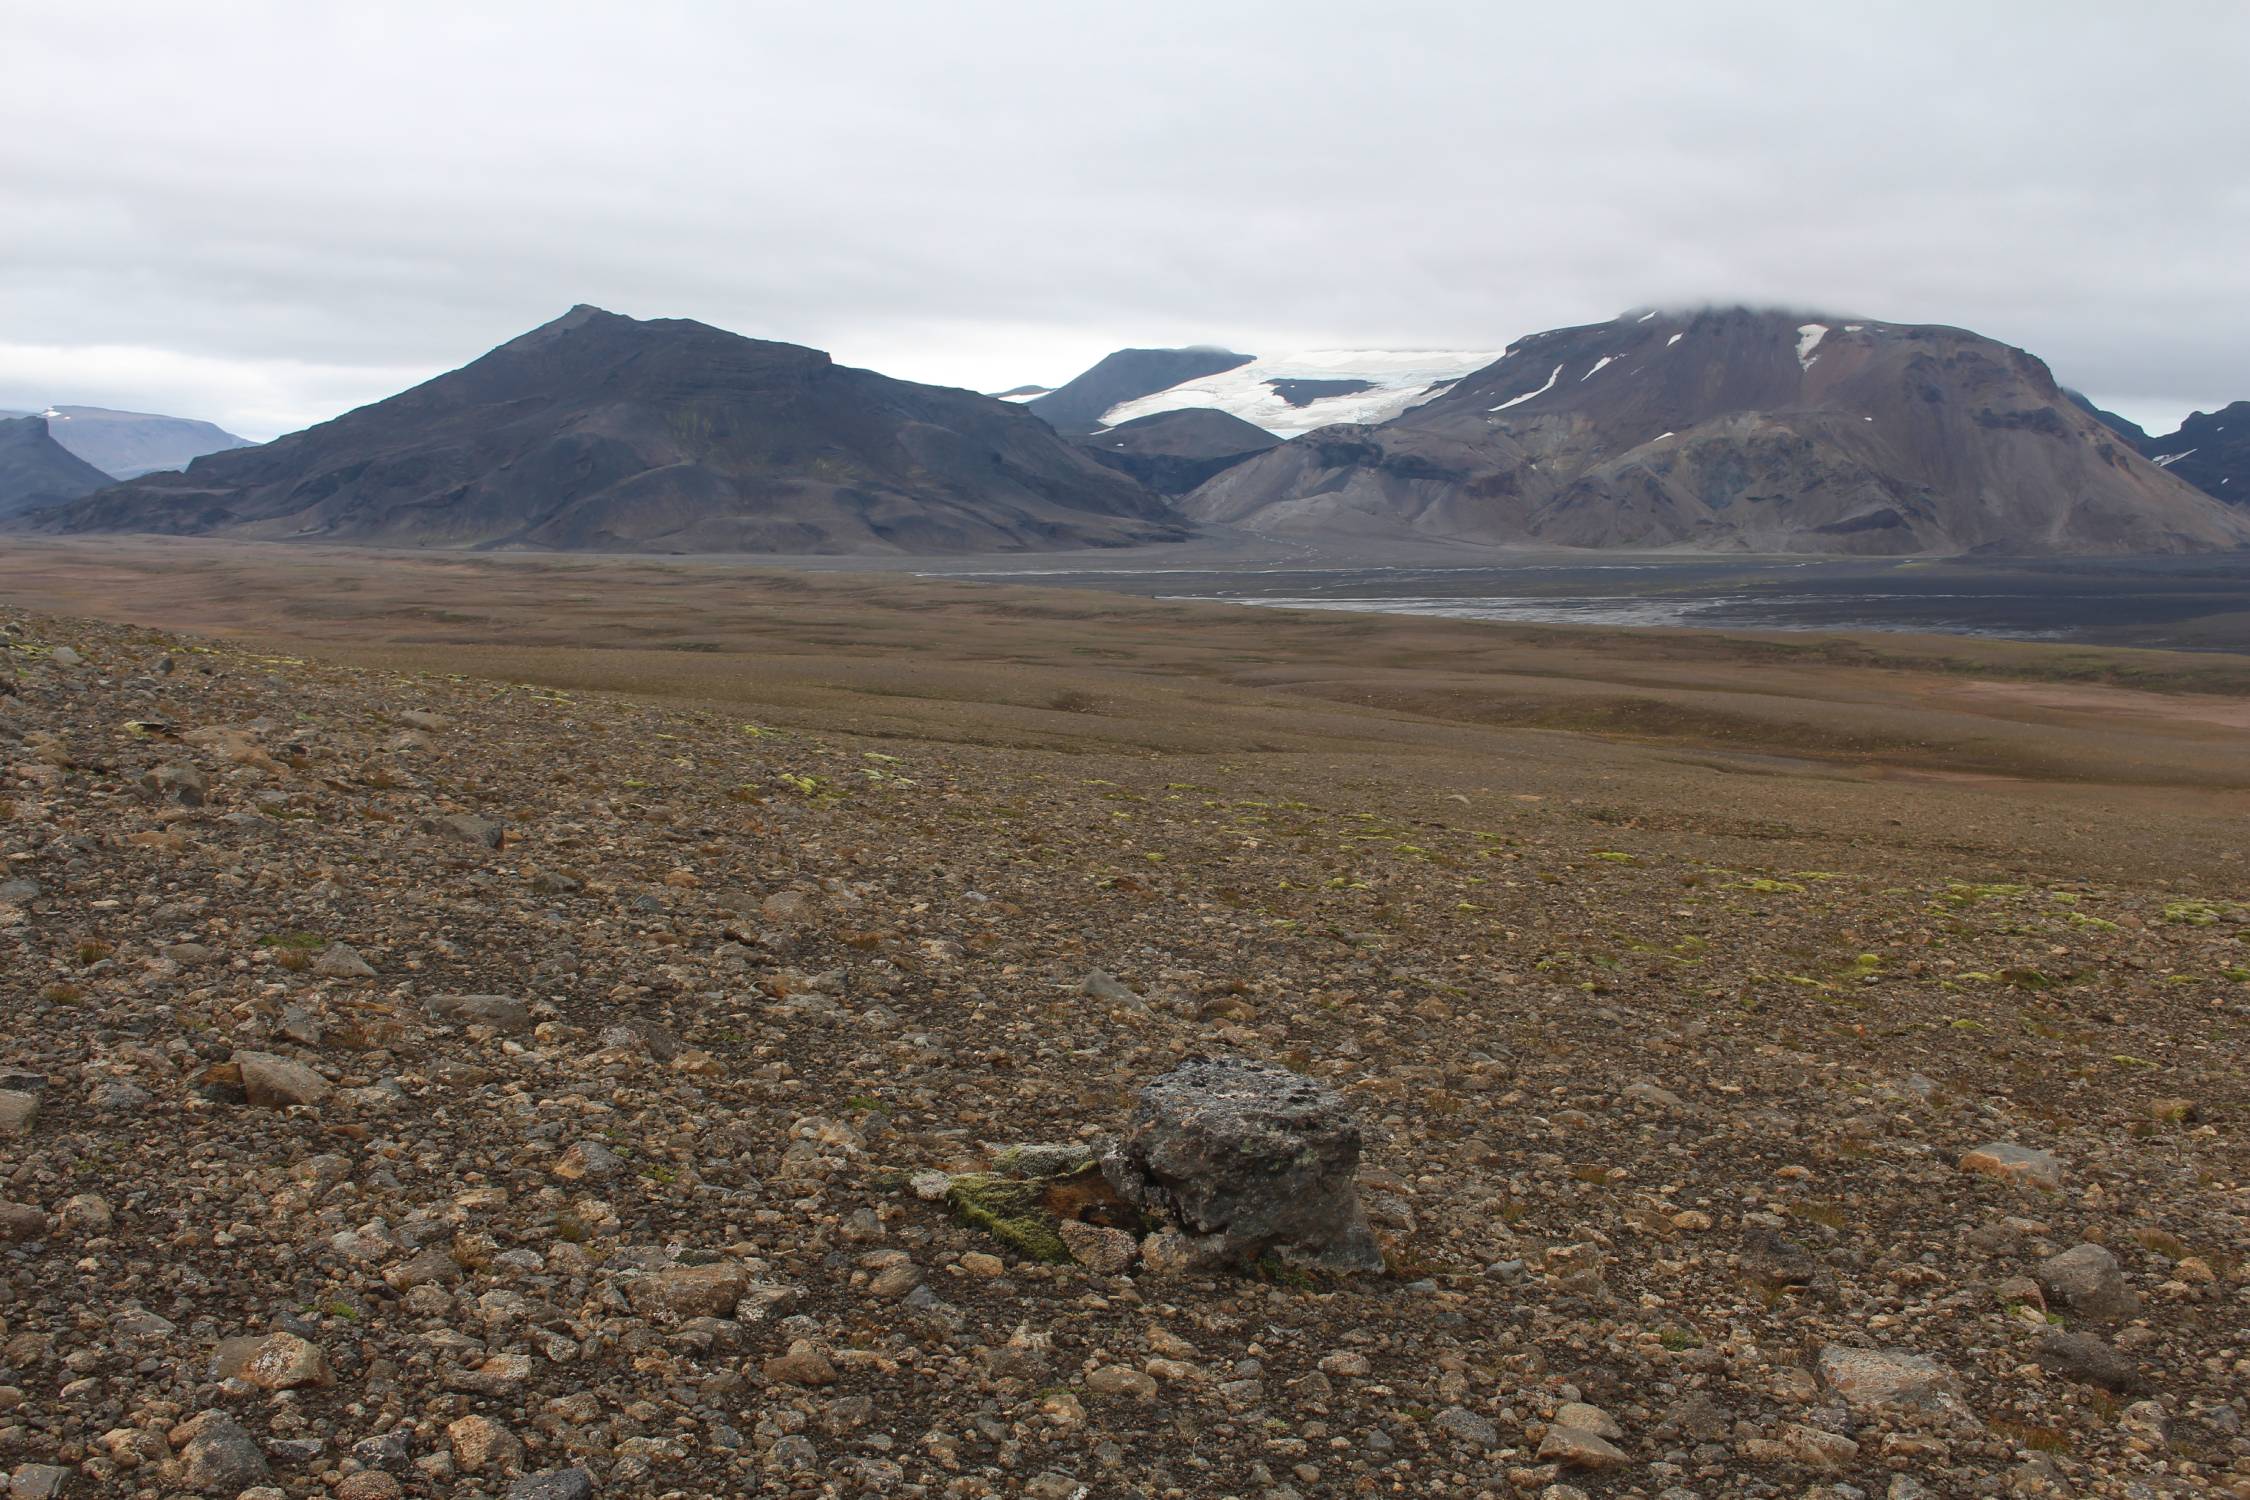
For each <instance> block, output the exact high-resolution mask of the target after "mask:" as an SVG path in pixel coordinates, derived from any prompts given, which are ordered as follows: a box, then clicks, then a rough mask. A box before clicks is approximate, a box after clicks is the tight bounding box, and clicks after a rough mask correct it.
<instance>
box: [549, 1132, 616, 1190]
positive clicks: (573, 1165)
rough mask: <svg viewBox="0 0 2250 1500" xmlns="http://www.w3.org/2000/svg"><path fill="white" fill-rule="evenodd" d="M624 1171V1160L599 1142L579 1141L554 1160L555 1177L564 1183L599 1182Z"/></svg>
mask: <svg viewBox="0 0 2250 1500" xmlns="http://www.w3.org/2000/svg"><path fill="white" fill-rule="evenodd" d="M624 1170H625V1158H623V1157H621V1156H619V1155H618V1154H617V1153H616V1152H614V1151H612V1150H610V1149H609V1147H607V1146H605V1145H603V1144H602V1143H601V1142H600V1141H579V1142H577V1143H575V1144H574V1145H572V1146H571V1148H570V1149H569V1150H567V1151H565V1152H564V1153H563V1154H562V1155H561V1156H559V1157H557V1158H555V1175H556V1176H557V1177H560V1178H561V1179H562V1180H563V1181H565V1182H580V1181H583V1180H584V1179H586V1178H589V1177H591V1178H593V1179H594V1180H595V1181H597V1182H599V1181H601V1180H602V1179H603V1178H606V1177H615V1176H616V1175H617V1174H618V1173H620V1172H622V1171H624Z"/></svg>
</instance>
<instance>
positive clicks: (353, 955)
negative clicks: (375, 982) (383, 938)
mask: <svg viewBox="0 0 2250 1500" xmlns="http://www.w3.org/2000/svg"><path fill="white" fill-rule="evenodd" d="M312 971H313V972H314V973H315V974H317V975H319V976H320V977H321V978H323V979H373V978H374V977H375V968H374V965H372V964H370V963H368V961H367V960H366V959H364V958H361V957H360V956H359V950H358V949H357V948H354V947H353V946H352V945H351V944H349V943H330V944H329V945H328V946H327V947H326V948H323V949H322V950H321V952H320V957H318V958H316V959H314V960H313V967H312Z"/></svg>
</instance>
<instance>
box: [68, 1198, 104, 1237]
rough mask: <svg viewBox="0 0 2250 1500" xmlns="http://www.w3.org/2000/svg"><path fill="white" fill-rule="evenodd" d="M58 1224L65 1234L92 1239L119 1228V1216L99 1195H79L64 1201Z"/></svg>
mask: <svg viewBox="0 0 2250 1500" xmlns="http://www.w3.org/2000/svg"><path fill="white" fill-rule="evenodd" d="M57 1224H58V1226H59V1227H60V1228H61V1230H62V1232H63V1233H65V1234H77V1235H84V1236H86V1237H88V1238H92V1237H94V1236H97V1235H104V1234H107V1233H109V1232H110V1231H111V1230H112V1229H115V1228H116V1227H117V1214H116V1211H115V1210H113V1209H112V1208H111V1207H110V1206H109V1200H108V1199H107V1198H104V1197H103V1196H102V1195H101V1194H99V1193H78V1194H75V1195H73V1196H72V1197H70V1198H67V1199H65V1200H64V1201H63V1206H62V1213H61V1214H60V1215H59V1216H58V1218H57Z"/></svg>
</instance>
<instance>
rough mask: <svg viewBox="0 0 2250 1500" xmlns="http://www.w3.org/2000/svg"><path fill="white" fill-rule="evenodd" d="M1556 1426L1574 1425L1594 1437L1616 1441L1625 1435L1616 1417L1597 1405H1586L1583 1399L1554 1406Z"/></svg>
mask: <svg viewBox="0 0 2250 1500" xmlns="http://www.w3.org/2000/svg"><path fill="white" fill-rule="evenodd" d="M1555 1425H1556V1426H1557V1427H1575V1428H1577V1429H1578V1430H1579V1431H1580V1432H1590V1433H1592V1434H1593V1435H1594V1436H1596V1437H1600V1438H1608V1439H1609V1440H1610V1441H1611V1442H1613V1443H1614V1442H1617V1441H1619V1440H1620V1439H1622V1438H1623V1437H1624V1436H1625V1429H1623V1428H1622V1427H1619V1426H1618V1425H1617V1419H1616V1418H1615V1417H1612V1416H1611V1415H1610V1414H1609V1413H1608V1412H1606V1411H1603V1410H1602V1409H1601V1408H1600V1407H1598V1406H1588V1405H1587V1404H1586V1403H1585V1402H1583V1401H1565V1402H1564V1403H1563V1404H1562V1405H1560V1406H1558V1407H1556V1408H1555Z"/></svg>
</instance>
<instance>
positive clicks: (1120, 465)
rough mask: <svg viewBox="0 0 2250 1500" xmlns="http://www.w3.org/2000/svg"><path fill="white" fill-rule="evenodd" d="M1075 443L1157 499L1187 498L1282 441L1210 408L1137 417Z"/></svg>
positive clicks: (1227, 414) (1163, 412) (1079, 439)
mask: <svg viewBox="0 0 2250 1500" xmlns="http://www.w3.org/2000/svg"><path fill="white" fill-rule="evenodd" d="M1075 441H1076V442H1077V443H1078V444H1079V446H1080V447H1082V448H1084V449H1085V450H1086V451H1087V452H1088V453H1090V454H1092V455H1093V456H1094V457H1095V458H1096V459H1098V460H1100V461H1101V462H1102V463H1104V464H1107V465H1108V466H1109V467H1110V468H1113V469H1115V470H1117V471H1118V472H1119V473H1121V474H1130V475H1132V476H1133V478H1135V479H1137V480H1139V481H1140V482H1141V483H1142V484H1144V485H1146V486H1148V487H1149V488H1150V489H1152V490H1155V491H1156V492H1157V493H1158V494H1163V495H1184V494H1186V493H1187V492H1188V491H1189V490H1192V489H1194V488H1195V487H1196V486H1197V485H1199V484H1201V483H1203V482H1204V481H1205V480H1207V479H1209V478H1210V477H1211V476H1212V475H1214V474H1220V473H1223V472H1225V471H1226V470H1228V469H1231V468H1233V467H1234V466H1235V465H1236V464H1238V463H1241V462H1243V461H1244V460H1245V459H1251V458H1255V457H1257V456H1258V455H1259V454H1261V453H1263V452H1265V451H1266V450H1267V449H1268V448H1271V447H1273V446H1274V445H1276V444H1277V443H1279V442H1280V441H1281V439H1280V438H1277V437H1275V436H1274V435H1273V434H1272V433H1270V432H1268V431H1266V430H1265V429H1264V428H1263V427H1259V426H1257V425H1255V424H1254V423H1250V422H1245V421H1243V420H1242V418H1240V417H1238V416H1235V415H1234V414H1233V413H1231V412H1223V411H1219V410H1218V409H1216V408H1214V407H1207V406H1206V407H1188V408H1183V409H1182V410H1179V411H1160V412H1158V413H1156V414H1155V415H1154V416H1149V417H1136V418H1134V419H1133V420H1132V421H1130V422H1120V423H1118V424H1117V425H1116V426H1115V427H1112V428H1109V429H1108V430H1106V431H1103V432H1096V433H1090V434H1088V435H1086V436H1084V437H1080V438H1078V439H1076V440H1075Z"/></svg>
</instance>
